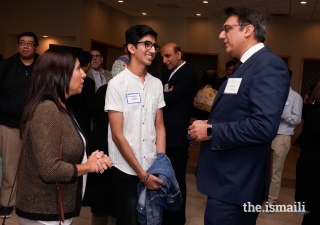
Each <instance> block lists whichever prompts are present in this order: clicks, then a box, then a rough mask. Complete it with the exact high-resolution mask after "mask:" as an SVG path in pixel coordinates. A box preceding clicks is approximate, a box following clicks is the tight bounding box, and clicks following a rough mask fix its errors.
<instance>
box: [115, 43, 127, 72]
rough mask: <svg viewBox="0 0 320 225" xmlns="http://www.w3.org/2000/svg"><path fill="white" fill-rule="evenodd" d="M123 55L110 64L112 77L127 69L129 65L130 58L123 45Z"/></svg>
mask: <svg viewBox="0 0 320 225" xmlns="http://www.w3.org/2000/svg"><path fill="white" fill-rule="evenodd" d="M123 53H124V54H123V55H122V56H120V57H119V58H118V59H116V61H114V63H113V64H112V70H111V75H112V77H114V76H116V75H117V74H119V73H120V72H122V71H123V70H124V69H125V68H127V67H128V65H129V63H130V57H129V54H128V50H127V47H126V45H123Z"/></svg>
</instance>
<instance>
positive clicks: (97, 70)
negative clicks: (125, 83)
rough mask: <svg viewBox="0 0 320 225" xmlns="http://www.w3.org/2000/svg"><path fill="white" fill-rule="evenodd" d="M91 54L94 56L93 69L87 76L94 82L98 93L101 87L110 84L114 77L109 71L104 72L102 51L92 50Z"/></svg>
mask: <svg viewBox="0 0 320 225" xmlns="http://www.w3.org/2000/svg"><path fill="white" fill-rule="evenodd" d="M90 53H91V55H92V60H91V69H89V70H88V72H87V76H88V77H90V78H91V79H92V80H94V82H95V88H96V91H97V90H98V88H99V87H101V86H102V85H104V84H107V83H108V82H109V80H110V79H111V78H112V75H111V72H110V71H109V70H104V69H103V68H102V63H103V56H102V53H101V51H100V50H97V49H92V50H91V52H90Z"/></svg>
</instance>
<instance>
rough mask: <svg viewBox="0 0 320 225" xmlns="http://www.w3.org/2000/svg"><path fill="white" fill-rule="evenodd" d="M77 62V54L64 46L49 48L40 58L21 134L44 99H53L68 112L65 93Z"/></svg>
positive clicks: (32, 82)
mask: <svg viewBox="0 0 320 225" xmlns="http://www.w3.org/2000/svg"><path fill="white" fill-rule="evenodd" d="M75 63H76V56H75V55H74V54H73V53H72V52H70V51H67V50H65V49H63V48H53V49H49V50H47V51H45V52H44V53H43V54H42V55H41V56H40V57H39V58H38V60H37V61H36V63H35V65H34V68H33V71H32V78H31V85H30V90H29V96H28V100H27V103H26V106H25V108H24V112H23V115H22V118H21V125H20V135H21V136H22V134H24V132H25V129H26V125H27V123H28V121H30V120H31V119H32V117H33V114H34V112H35V110H36V109H37V107H38V105H39V104H40V103H41V102H43V101H45V100H51V101H53V102H54V103H55V104H56V105H57V107H58V109H59V110H60V111H63V112H66V113H67V109H69V106H68V104H67V99H66V96H65V93H67V94H68V93H69V83H70V79H71V77H72V73H73V70H74V66H75ZM61 102H62V103H64V104H65V105H66V107H67V109H65V108H64V107H63V106H62V105H61Z"/></svg>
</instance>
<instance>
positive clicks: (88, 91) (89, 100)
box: [68, 51, 95, 137]
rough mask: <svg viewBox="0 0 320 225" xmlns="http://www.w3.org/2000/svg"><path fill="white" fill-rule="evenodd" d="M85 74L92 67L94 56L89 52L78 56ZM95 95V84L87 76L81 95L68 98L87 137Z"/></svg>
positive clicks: (79, 53)
mask: <svg viewBox="0 0 320 225" xmlns="http://www.w3.org/2000/svg"><path fill="white" fill-rule="evenodd" d="M76 56H77V58H78V60H79V62H80V66H81V69H82V71H83V72H85V73H87V72H88V70H89V69H90V67H91V60H92V55H91V54H90V52H88V51H81V52H78V53H77V54H76ZM94 94H95V83H94V81H93V80H92V79H90V78H89V77H87V76H86V78H84V83H83V88H82V91H81V93H80V94H78V95H73V96H70V97H69V98H68V103H69V104H70V106H71V109H72V112H73V115H74V117H75V118H76V120H77V123H78V124H79V126H80V128H81V129H82V131H83V132H84V133H85V135H86V137H89V135H90V132H91V110H92V107H93V100H94Z"/></svg>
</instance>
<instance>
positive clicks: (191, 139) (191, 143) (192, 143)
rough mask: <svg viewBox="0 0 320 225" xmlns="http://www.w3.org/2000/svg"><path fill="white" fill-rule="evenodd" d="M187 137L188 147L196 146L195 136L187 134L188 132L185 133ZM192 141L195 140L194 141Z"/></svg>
mask: <svg viewBox="0 0 320 225" xmlns="http://www.w3.org/2000/svg"><path fill="white" fill-rule="evenodd" d="M189 130H190V127H188V132H189ZM187 137H188V139H189V145H190V147H192V148H195V147H197V145H198V142H197V141H196V139H195V138H192V137H190V135H189V134H187ZM194 141H195V142H194Z"/></svg>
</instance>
